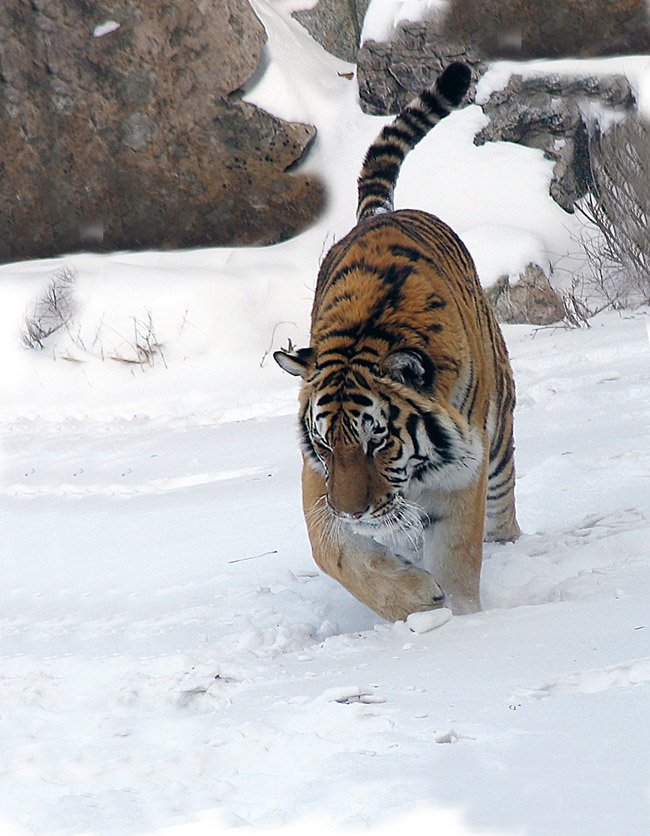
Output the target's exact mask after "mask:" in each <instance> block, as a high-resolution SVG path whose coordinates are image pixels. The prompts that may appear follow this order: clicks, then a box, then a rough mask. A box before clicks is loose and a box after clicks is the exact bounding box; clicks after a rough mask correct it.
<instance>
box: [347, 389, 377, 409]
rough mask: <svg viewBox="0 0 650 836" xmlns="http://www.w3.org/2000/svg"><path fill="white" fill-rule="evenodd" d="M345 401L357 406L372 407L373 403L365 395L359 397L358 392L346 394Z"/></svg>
mask: <svg viewBox="0 0 650 836" xmlns="http://www.w3.org/2000/svg"><path fill="white" fill-rule="evenodd" d="M347 400H350V401H352V403H356V404H359V406H372V405H373V403H374V401H373V400H371V399H370V398H368V397H366V396H365V395H360V394H359V393H358V392H348V393H347Z"/></svg>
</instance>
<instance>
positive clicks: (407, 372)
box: [384, 348, 436, 389]
mask: <svg viewBox="0 0 650 836" xmlns="http://www.w3.org/2000/svg"><path fill="white" fill-rule="evenodd" d="M384 367H385V369H386V371H387V372H388V374H389V375H390V376H391V377H392V378H393V380H396V381H397V382H398V383H404V384H405V385H406V386H411V387H412V388H413V389H430V388H431V386H433V381H434V380H435V376H436V368H435V366H434V364H433V362H432V360H431V358H430V357H429V356H428V355H427V354H425V353H424V352H423V351H420V349H418V348H405V349H403V350H402V351H394V352H393V353H392V354H389V355H388V357H387V358H386V360H385V361H384Z"/></svg>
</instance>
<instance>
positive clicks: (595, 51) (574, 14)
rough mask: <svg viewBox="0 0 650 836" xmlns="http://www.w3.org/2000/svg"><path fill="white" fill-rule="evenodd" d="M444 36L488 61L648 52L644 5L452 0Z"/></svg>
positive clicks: (640, 1) (649, 26)
mask: <svg viewBox="0 0 650 836" xmlns="http://www.w3.org/2000/svg"><path fill="white" fill-rule="evenodd" d="M444 31H445V32H446V33H447V34H448V35H449V34H452V33H453V34H454V35H455V36H456V37H457V38H459V39H460V40H462V41H465V42H468V43H471V44H474V45H475V46H476V47H477V48H478V49H479V50H480V52H481V54H482V55H484V56H485V57H486V58H489V59H494V58H514V59H517V60H526V59H531V58H590V57H594V56H600V55H637V54H644V53H647V52H650V16H649V15H648V9H647V5H646V0H545V2H538V0H451V2H450V4H449V12H448V14H447V17H446V19H445V21H444Z"/></svg>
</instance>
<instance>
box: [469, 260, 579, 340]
mask: <svg viewBox="0 0 650 836" xmlns="http://www.w3.org/2000/svg"><path fill="white" fill-rule="evenodd" d="M485 295H486V296H487V298H488V300H489V302H490V304H491V305H492V308H493V310H494V313H495V315H496V318H497V319H498V320H499V322H509V323H514V324H522V323H532V324H533V325H551V324H552V323H554V322H560V321H561V320H562V319H563V318H564V316H565V313H566V312H565V309H564V305H563V304H562V300H561V299H560V297H559V296H558V295H557V293H556V292H555V291H554V290H553V288H552V287H551V283H550V282H549V280H548V279H547V278H546V275H545V273H544V271H543V270H542V268H541V267H540V266H539V265H538V264H529V265H528V267H526V269H525V270H524V271H523V273H521V275H520V276H519V277H518V278H517V280H516V281H514V282H511V281H510V277H509V276H501V278H499V279H497V280H496V282H495V283H494V284H493V285H492V286H491V287H488V288H487V289H486V291H485Z"/></svg>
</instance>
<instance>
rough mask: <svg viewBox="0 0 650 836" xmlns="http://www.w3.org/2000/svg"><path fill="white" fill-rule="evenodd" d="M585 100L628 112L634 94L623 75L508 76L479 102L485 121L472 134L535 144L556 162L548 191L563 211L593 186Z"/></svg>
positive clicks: (590, 127)
mask: <svg viewBox="0 0 650 836" xmlns="http://www.w3.org/2000/svg"><path fill="white" fill-rule="evenodd" d="M586 103H590V104H594V103H595V104H598V105H601V106H604V107H608V108H617V109H620V110H628V109H631V108H632V107H633V106H634V95H633V93H632V90H631V88H630V85H629V82H628V81H627V79H626V78H625V77H624V76H609V77H605V76H603V77H599V78H593V77H582V78H569V77H566V76H561V75H557V74H556V75H543V76H535V77H528V78H522V77H521V76H519V75H515V76H512V78H511V79H510V81H509V83H508V85H507V86H506V87H505V88H503V89H502V90H497V91H496V92H494V93H492V95H491V96H490V97H489V99H488V101H487V102H485V104H483V105H482V107H483V111H484V112H485V113H486V114H487V116H489V118H490V121H489V123H488V124H487V125H486V127H485V128H484V129H483V130H482V131H480V132H479V133H478V134H477V135H476V137H475V138H474V142H475V143H476V144H477V145H482V144H484V143H485V142H490V141H491V142H498V141H505V142H517V143H519V144H521V145H526V146H528V147H530V148H539V149H541V150H542V151H543V152H544V155H545V156H546V157H547V158H548V159H551V160H554V161H555V166H554V170H553V180H552V182H551V186H550V193H551V196H552V197H553V199H554V200H555V201H556V202H557V203H559V205H560V206H561V207H562V208H563V209H565V210H566V211H567V212H573V207H574V204H575V202H576V201H577V200H579V199H580V198H581V197H583V196H584V194H585V193H586V192H587V191H588V190H589V188H590V186H591V185H592V177H591V164H590V159H589V133H590V131H592V132H593V131H597V130H598V127H597V125H596V124H595V123H593V124H592V123H591V122H592V120H591V119H590V117H589V115H585V114H586V112H587V108H586V107H585V104H586Z"/></svg>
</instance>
